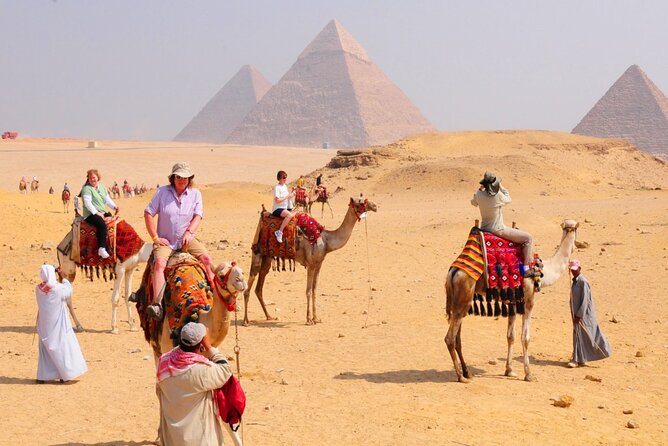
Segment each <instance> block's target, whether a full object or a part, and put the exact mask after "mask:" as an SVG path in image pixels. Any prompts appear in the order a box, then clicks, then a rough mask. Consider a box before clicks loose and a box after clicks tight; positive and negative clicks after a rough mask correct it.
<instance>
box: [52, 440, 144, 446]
mask: <svg viewBox="0 0 668 446" xmlns="http://www.w3.org/2000/svg"><path fill="white" fill-rule="evenodd" d="M145 444H155V442H154V441H149V440H144V441H127V440H116V441H105V442H104V443H54V444H52V445H51V446H140V445H145Z"/></svg>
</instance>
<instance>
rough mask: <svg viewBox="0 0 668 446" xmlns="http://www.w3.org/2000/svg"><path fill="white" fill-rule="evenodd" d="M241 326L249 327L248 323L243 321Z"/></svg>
mask: <svg viewBox="0 0 668 446" xmlns="http://www.w3.org/2000/svg"><path fill="white" fill-rule="evenodd" d="M241 325H243V326H244V327H248V326H250V323H249V322H248V321H244V322H243V323H242V324H241Z"/></svg>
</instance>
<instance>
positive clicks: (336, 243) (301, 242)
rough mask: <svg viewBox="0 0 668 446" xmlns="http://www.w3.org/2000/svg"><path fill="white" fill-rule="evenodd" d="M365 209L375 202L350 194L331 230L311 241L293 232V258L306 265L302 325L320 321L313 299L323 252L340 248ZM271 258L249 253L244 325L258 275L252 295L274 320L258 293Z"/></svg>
mask: <svg viewBox="0 0 668 446" xmlns="http://www.w3.org/2000/svg"><path fill="white" fill-rule="evenodd" d="M367 211H374V212H376V211H377V206H376V204H375V203H373V202H371V201H368V200H367V199H363V198H351V199H350V203H349V204H348V212H346V215H345V216H344V217H343V222H342V223H341V225H340V226H339V227H338V228H337V229H335V230H333V231H328V230H325V231H323V232H322V233H321V236H320V240H319V241H318V243H316V244H315V245H311V244H310V243H309V242H308V241H306V240H305V239H304V238H303V237H302V236H300V235H298V236H297V254H296V258H295V260H296V261H297V262H298V263H299V264H300V265H303V266H304V267H305V268H306V271H307V278H306V325H314V324H316V323H320V322H321V320H320V319H319V318H318V316H317V314H316V309H315V301H316V286H317V284H318V275H319V274H320V268H321V267H322V263H323V261H324V260H325V256H326V255H327V254H328V253H330V252H332V251H336V250H337V249H340V248H343V247H344V246H345V245H346V243H347V242H348V240H349V239H350V236H351V235H352V232H353V228H354V227H355V223H356V222H357V221H359V219H360V216H361V215H362V214H364V213H365V212H367ZM271 262H272V258H271V257H270V256H265V257H263V256H262V255H261V254H260V253H259V252H258V253H253V258H252V263H251V270H250V277H249V278H248V288H247V289H246V291H245V293H244V325H245V326H247V325H248V323H249V322H248V299H249V297H250V289H251V286H252V285H253V281H254V279H255V276H258V275H259V277H258V280H257V285H256V287H255V295H256V296H257V298H258V300H259V301H260V305H261V306H262V311H264V315H265V317H266V318H267V320H268V321H269V320H275V319H276V318H272V317H271V316H269V313H268V312H267V307H266V306H265V303H264V298H263V296H262V288H263V287H264V280H265V278H266V277H267V273H269V269H270V268H271Z"/></svg>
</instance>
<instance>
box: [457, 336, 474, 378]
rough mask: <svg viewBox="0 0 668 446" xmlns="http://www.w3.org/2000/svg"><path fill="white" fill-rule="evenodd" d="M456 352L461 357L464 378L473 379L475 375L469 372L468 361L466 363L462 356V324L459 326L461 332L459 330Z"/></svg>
mask: <svg viewBox="0 0 668 446" xmlns="http://www.w3.org/2000/svg"><path fill="white" fill-rule="evenodd" d="M455 350H456V351H457V356H459V362H460V363H461V365H462V375H464V378H469V379H470V378H472V377H473V375H472V374H471V373H470V372H469V368H468V367H466V361H464V355H462V324H459V330H457V344H456V345H455Z"/></svg>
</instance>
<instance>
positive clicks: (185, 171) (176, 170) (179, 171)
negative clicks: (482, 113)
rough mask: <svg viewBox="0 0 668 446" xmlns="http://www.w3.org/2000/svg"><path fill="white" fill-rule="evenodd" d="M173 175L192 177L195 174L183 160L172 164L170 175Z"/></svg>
mask: <svg viewBox="0 0 668 446" xmlns="http://www.w3.org/2000/svg"><path fill="white" fill-rule="evenodd" d="M173 175H178V176H180V177H181V178H192V177H194V176H195V174H194V173H193V172H192V170H190V165H189V164H188V163H186V162H185V161H182V162H179V163H176V164H174V166H172V173H171V175H170V177H171V176H173Z"/></svg>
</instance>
